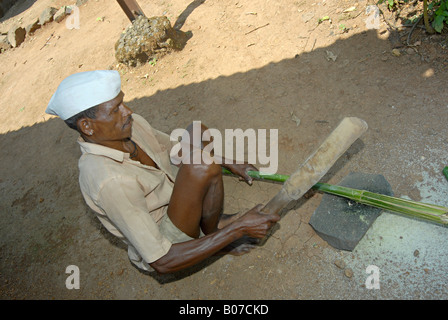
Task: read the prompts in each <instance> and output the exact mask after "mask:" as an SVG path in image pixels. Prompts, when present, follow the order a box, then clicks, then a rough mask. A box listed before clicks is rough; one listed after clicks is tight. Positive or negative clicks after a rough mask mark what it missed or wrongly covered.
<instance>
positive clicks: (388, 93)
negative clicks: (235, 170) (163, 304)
mask: <svg viewBox="0 0 448 320" xmlns="http://www.w3.org/2000/svg"><path fill="white" fill-rule="evenodd" d="M389 49H390V48H389V44H388V43H387V41H382V40H380V39H379V38H378V37H377V34H376V32H375V31H369V32H365V33H361V34H356V35H354V36H352V37H350V38H348V39H346V40H343V41H338V42H336V43H334V44H333V45H331V46H329V47H326V48H316V49H315V50H314V51H312V52H309V53H303V54H301V55H297V56H296V57H295V58H292V59H285V60H282V61H280V62H275V63H270V64H268V65H266V66H264V67H262V68H259V69H254V70H250V71H248V72H245V73H236V74H233V75H231V76H227V77H224V76H222V77H218V78H216V79H209V80H206V81H203V82H200V83H191V84H189V85H185V86H180V87H177V88H175V89H168V90H163V91H158V92H156V93H155V94H153V95H152V96H147V97H143V98H139V99H135V100H132V101H128V103H127V104H128V106H129V107H131V108H132V109H133V110H134V111H135V112H136V113H139V114H141V115H142V116H143V117H145V118H146V119H147V120H148V121H149V122H150V123H151V124H152V125H153V126H154V127H155V128H157V129H159V130H162V131H165V132H167V133H170V132H171V131H172V130H173V129H175V128H184V127H186V125H187V124H189V123H191V121H193V120H201V121H203V122H204V123H206V124H207V125H208V127H210V128H217V129H219V130H224V129H226V128H242V129H247V128H254V129H262V128H266V129H269V128H276V129H278V130H279V141H278V153H279V158H278V163H279V168H278V172H279V173H284V174H288V173H290V172H292V171H293V170H295V168H297V165H298V164H299V163H301V162H302V161H304V160H305V159H306V157H307V156H308V155H309V154H310V153H311V152H312V151H313V150H314V149H315V148H316V147H317V146H318V145H319V144H320V142H321V141H322V140H323V139H324V138H325V137H326V136H327V135H328V134H329V133H330V132H331V130H332V129H333V128H334V127H336V125H337V124H338V123H339V122H340V120H342V118H343V117H345V116H357V117H360V118H362V119H364V120H366V121H367V122H368V124H369V131H368V132H367V133H366V135H365V136H363V138H362V139H361V141H359V142H357V144H356V145H355V146H354V147H353V148H351V149H350V150H349V151H348V152H347V153H346V154H345V155H344V156H343V157H341V159H340V160H339V161H338V164H337V165H336V166H335V167H334V168H332V170H331V171H330V172H329V173H328V175H327V176H326V178H325V180H328V181H331V180H335V179H336V180H338V179H341V177H343V176H344V175H346V174H347V173H348V172H349V171H356V170H358V171H364V172H372V173H382V174H383V175H385V176H386V177H387V178H388V179H389V182H390V183H391V185H392V186H394V187H395V188H396V190H395V194H396V195H398V196H399V195H401V194H405V195H406V192H407V191H406V190H407V189H406V188H407V186H410V185H412V184H413V183H414V182H415V179H416V176H415V174H416V172H418V170H421V166H422V164H421V163H419V162H418V161H414V160H415V159H416V158H417V159H418V158H420V155H422V154H425V155H426V156H427V157H429V156H430V154H429V153H428V151H427V150H426V149H425V148H427V146H428V145H435V146H437V147H443V148H444V149H446V148H447V146H448V141H447V139H446V137H447V136H448V134H447V133H448V132H447V127H446V122H445V121H442V120H441V117H442V115H446V111H447V105H446V101H447V98H448V97H447V96H446V90H445V91H442V88H446V78H445V76H444V75H443V74H440V73H438V72H437V70H435V71H436V72H435V73H434V75H433V76H432V77H431V78H425V77H424V76H423V74H424V72H425V71H426V70H427V69H428V68H434V67H433V66H430V65H428V64H425V63H422V62H421V61H420V59H419V57H418V56H412V55H408V56H402V57H400V58H395V57H392V56H391V55H390V54H389ZM328 52H331V53H332V54H333V55H335V56H337V59H336V61H333V60H332V59H330V58H329V56H330V55H329V53H328ZM61 80H62V79H61ZM442 92H445V93H442ZM205 93H206V95H205ZM45 107H46V102H45V101H43V102H42V110H44V109H45ZM211 107H213V109H212V110H213V111H210V109H211ZM292 115H294V116H295V117H292ZM297 119H300V123H298V122H297V121H296V120H297ZM76 138H77V134H76V133H75V132H74V131H72V130H70V129H69V128H68V127H66V125H65V124H64V123H63V122H62V121H60V120H59V119H52V120H49V121H47V122H45V123H39V124H36V125H34V126H32V127H26V128H22V129H20V130H18V131H15V132H8V133H5V134H2V135H1V136H0V147H1V150H2V159H3V161H2V164H3V165H2V169H1V177H0V186H1V188H0V190H1V193H2V195H3V196H2V199H1V202H0V208H1V225H0V230H1V232H0V234H1V238H0V257H1V259H0V270H1V273H0V288H1V290H0V292H1V294H0V296H1V298H2V299H28V298H35V299H36V298H37V299H48V298H56V299H75V298H83V299H91V298H94V299H98V298H104V299H109V298H112V299H115V298H130V299H140V298H142V296H141V295H139V294H137V292H142V290H143V289H142V288H143V287H144V286H148V283H149V284H150V285H151V287H152V289H151V292H150V293H148V296H146V297H148V298H151V299H157V298H160V299H166V298H170V297H171V296H172V295H173V292H172V291H173V290H176V291H177V292H176V294H177V295H176V296H177V297H181V298H182V297H184V298H187V299H188V298H193V299H196V298H200V296H199V295H201V297H203V298H210V297H211V298H213V297H217V296H216V294H214V293H213V294H212V293H207V292H208V291H207V289H206V288H205V289H200V288H202V287H200V285H199V284H198V286H199V289H198V288H196V289H195V290H196V291H195V290H193V289H192V288H189V287H188V285H187V287H185V288H184V289H179V286H181V285H182V282H183V281H185V282H187V284H188V278H189V277H190V276H191V277H192V276H194V275H196V276H197V277H200V276H201V274H202V272H203V271H204V268H207V269H212V270H213V268H214V265H215V264H216V263H217V262H218V260H217V259H216V258H211V259H209V260H207V261H206V262H204V263H203V264H201V265H200V266H199V267H197V268H193V269H191V270H188V271H185V272H182V273H180V274H178V275H169V276H154V277H153V279H155V280H156V282H154V281H152V280H151V279H150V278H148V275H147V274H145V273H140V272H138V271H137V270H136V269H135V268H133V267H132V266H131V264H130V263H129V261H128V260H127V254H126V250H125V248H124V246H123V245H122V244H121V243H120V242H119V241H117V240H115V239H114V238H112V237H111V236H110V235H109V234H108V233H107V232H106V231H105V230H104V228H103V227H102V226H101V225H100V224H99V222H97V221H96V219H95V218H94V217H93V214H92V213H91V212H90V210H89V209H88V207H87V206H86V205H85V203H84V201H83V198H82V196H81V194H80V191H79V187H78V169H77V160H78V158H79V155H80V151H79V148H78V145H77V143H76ZM433 149H435V148H433ZM431 156H433V157H432V159H431V161H432V163H441V162H443V161H446V159H442V158H440V157H442V154H440V153H439V156H438V155H437V152H432V153H431ZM410 172H411V173H410ZM279 188H280V186H276V185H272V184H260V185H259V187H257V189H249V188H248V189H244V191H243V192H242V194H241V195H240V198H242V199H245V197H246V194H245V193H246V192H247V199H250V200H248V204H250V203H252V202H254V203H255V202H266V201H268V199H269V196H273V195H274V194H275V193H276V191H277V190H279ZM226 192H227V190H226ZM230 193H232V191H231V190H230ZM306 202H307V200H306V199H304V200H301V201H300V202H299V203H297V204H293V205H291V207H290V209H292V210H297V211H300V209H301V207H303V203H306ZM242 206H244V204H243V205H242V204H241V203H239V204H237V203H230V204H229V203H228V204H227V208H226V210H229V211H231V210H233V209H241V207H242ZM229 211H228V212H229ZM310 213H311V212H308V213H305V214H310ZM282 228H284V226H282ZM282 228H281V229H280V230H279V231H277V232H278V233H281V232H282ZM286 231H287V229H286ZM244 259H245V258H244V257H240V258H238V259H235V260H232V261H233V262H232V263H235V264H238V263H244ZM391 259H393V257H391ZM262 263H266V264H270V263H272V261H269V259H266V260H265V261H264V262H262ZM283 263H285V264H288V263H290V262H288V261H286V262H285V261H284V262H283ZM72 264H75V265H77V266H79V268H80V270H81V272H83V273H82V275H83V278H82V289H81V290H67V289H66V287H65V279H66V277H67V276H68V275H67V274H66V273H65V270H66V267H67V266H68V265H72ZM216 272H219V270H216ZM307 272H312V271H307ZM316 272H318V271H316ZM319 272H320V273H319V274H320V275H319V274H318V273H316V274H315V276H316V277H318V276H322V272H323V273H325V271H319ZM256 273H257V268H256V269H253V270H252V276H251V277H247V276H244V275H242V274H234V275H230V277H234V278H235V279H233V281H239V282H241V283H244V284H247V286H248V287H250V286H251V283H252V281H257V282H258V286H260V285H262V284H263V283H264V285H266V286H267V287H266V290H261V292H258V293H254V298H265V299H270V298H272V295H271V294H272V293H269V290H267V289H268V287H270V286H274V285H275V284H276V283H278V285H280V283H281V284H282V286H288V283H292V282H294V279H289V280H288V279H284V278H282V277H281V276H280V277H279V278H277V279H276V280H273V281H274V282H272V281H271V282H269V281H262V282H259V281H258V278H257V275H256ZM296 274H297V277H300V276H302V275H301V273H300V270H298V271H297V272H296ZM149 277H152V276H151V275H150V276H149ZM270 279H271V278H270ZM226 281H228V278H227V280H226ZM288 281H289V282H288ZM167 283H175V285H177V287H175V288H174V289H173V288H172V287H169V286H167V287H164V285H165V284H167ZM131 288H132V290H131ZM182 290H184V291H185V292H182ZM191 290H193V291H194V292H193V293H192V292H190V291H191ZM201 290H202V291H201ZM313 290H314V291H313ZM337 291H338V293H337V295H335V293H334V290H330V289H328V288H327V290H324V289H319V288H318V287H316V288H313V289H312V290H311V289H310V293H309V294H310V296H309V297H311V298H313V297H321V298H332V297H335V296H338V297H342V298H359V297H362V296H353V295H355V294H357V293H356V291H353V288H351V287H343V286H342V287H339V288H338V290H337ZM195 292H196V293H195ZM198 292H199V293H198ZM313 292H315V294H314V293H313ZM207 294H208V295H207ZM369 294H373V293H369ZM375 294H377V297H379V298H382V297H386V298H388V297H390V296H387V295H388V294H390V295H391V296H392V297H393V296H394V293H393V292H389V293H387V292H384V291H383V292H382V293H375ZM219 297H221V298H232V297H235V294H234V293H233V292H232V291H231V290H230V291H223V292H221V293H220V296H218V298H219ZM295 297H296V296H293V295H292V296H291V298H295ZM412 297H413V296H412V293H410V296H407V297H403V298H412Z"/></svg>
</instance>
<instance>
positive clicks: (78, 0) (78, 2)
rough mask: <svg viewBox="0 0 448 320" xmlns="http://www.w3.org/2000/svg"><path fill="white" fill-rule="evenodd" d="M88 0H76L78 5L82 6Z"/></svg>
mask: <svg viewBox="0 0 448 320" xmlns="http://www.w3.org/2000/svg"><path fill="white" fill-rule="evenodd" d="M87 1H88V0H76V6H77V7H80V6H82V5H83V4H84V3H86V2H87Z"/></svg>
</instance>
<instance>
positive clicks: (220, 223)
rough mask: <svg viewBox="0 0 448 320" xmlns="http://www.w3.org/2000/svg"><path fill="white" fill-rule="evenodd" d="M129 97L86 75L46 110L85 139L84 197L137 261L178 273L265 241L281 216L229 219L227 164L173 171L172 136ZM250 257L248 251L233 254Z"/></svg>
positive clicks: (107, 77)
mask: <svg viewBox="0 0 448 320" xmlns="http://www.w3.org/2000/svg"><path fill="white" fill-rule="evenodd" d="M123 98H124V93H123V92H122V91H121V79H120V75H119V73H118V72H117V71H110V70H97V71H89V72H81V73H76V74H73V75H71V76H69V77H67V78H66V79H64V80H63V81H62V82H61V84H60V85H59V87H58V88H57V90H56V92H55V93H54V95H53V97H52V98H51V100H50V102H49V104H48V107H47V110H46V112H47V113H49V114H53V115H57V116H59V117H60V118H61V119H62V120H64V121H65V122H66V124H67V125H68V126H69V127H70V128H72V129H74V130H76V131H78V132H79V133H80V137H79V139H78V142H79V144H80V147H81V151H82V155H81V157H80V159H79V170H80V175H79V183H80V188H81V192H82V194H83V196H84V199H85V201H86V203H87V204H88V205H89V207H90V208H91V209H92V210H93V211H94V212H95V213H96V215H97V217H98V218H99V220H100V221H101V222H102V224H103V225H104V226H105V227H106V229H107V230H109V231H110V232H111V233H112V234H114V235H115V236H117V237H118V238H120V239H121V240H122V241H124V242H125V243H126V244H127V246H128V256H129V258H130V260H131V261H132V263H134V264H135V265H136V266H137V267H138V268H140V269H142V270H151V269H155V270H156V271H157V272H158V273H161V274H163V273H170V272H175V271H178V270H181V269H184V268H187V267H190V266H193V265H195V264H197V263H199V262H201V261H203V260H204V259H206V258H208V257H210V256H212V255H214V254H216V253H218V252H221V251H223V250H230V249H229V248H232V243H235V241H237V240H239V239H242V238H245V237H248V238H255V239H259V238H263V237H264V236H266V234H267V232H268V230H269V229H270V228H271V227H272V226H273V224H275V223H276V222H277V221H278V220H279V218H280V217H279V216H278V215H277V214H263V213H262V212H261V211H260V210H261V206H260V205H258V206H256V207H254V208H253V209H251V210H249V211H248V212H246V213H244V214H242V215H239V216H233V217H230V218H229V217H228V216H227V215H223V213H222V210H223V200H224V187H223V180H222V171H221V170H222V169H221V165H218V164H217V163H214V162H212V163H211V164H206V163H205V162H202V163H201V164H182V163H181V164H180V165H179V166H178V167H176V166H174V165H172V164H171V162H170V150H171V148H172V146H173V142H172V141H170V137H169V136H168V135H167V134H164V133H162V132H160V131H158V130H156V129H154V128H152V126H151V125H149V123H148V122H147V121H146V120H145V119H143V118H142V117H141V116H139V115H137V114H133V112H132V111H131V110H130V109H129V108H128V107H127V106H126V105H125V104H124V102H123ZM196 152H198V150H196ZM199 152H202V150H199ZM200 159H202V157H200ZM226 162H227V161H226ZM222 166H223V167H225V168H227V169H229V170H230V171H231V172H232V173H234V174H237V175H239V176H240V177H242V178H244V179H245V180H246V181H247V182H251V178H250V177H249V176H248V175H247V171H248V170H256V169H255V168H254V167H253V166H252V165H248V164H243V165H238V164H227V163H225V164H222ZM245 252H247V247H246V246H237V247H235V248H233V250H230V253H233V254H242V253H245Z"/></svg>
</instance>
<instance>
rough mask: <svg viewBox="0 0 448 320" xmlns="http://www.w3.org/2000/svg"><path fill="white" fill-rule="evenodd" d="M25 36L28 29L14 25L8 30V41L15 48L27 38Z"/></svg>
mask: <svg viewBox="0 0 448 320" xmlns="http://www.w3.org/2000/svg"><path fill="white" fill-rule="evenodd" d="M25 36H26V31H25V29H24V28H22V27H20V26H17V25H13V26H12V27H11V28H10V29H9V31H8V42H9V43H10V44H11V46H12V47H13V48H16V47H18V46H20V44H21V43H22V42H23V41H24V40H25Z"/></svg>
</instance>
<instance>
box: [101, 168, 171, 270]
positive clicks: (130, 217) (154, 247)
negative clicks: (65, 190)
mask: <svg viewBox="0 0 448 320" xmlns="http://www.w3.org/2000/svg"><path fill="white" fill-rule="evenodd" d="M98 205H99V206H100V207H101V208H102V209H103V210H104V212H105V214H106V215H107V217H108V218H109V219H110V220H111V222H112V223H113V224H114V225H115V227H116V228H117V229H118V230H119V231H120V232H121V233H122V234H123V236H124V237H125V238H126V239H127V240H128V241H129V242H130V243H131V244H132V246H133V247H134V248H135V249H136V250H137V252H138V253H139V254H140V255H141V256H142V258H143V260H145V261H146V262H147V263H148V264H149V263H152V262H154V261H156V260H158V259H159V258H161V257H162V256H164V255H165V254H167V252H168V251H169V249H170V248H171V242H170V241H169V240H168V239H167V238H165V237H164V236H163V235H162V234H161V233H160V231H159V227H158V225H157V223H156V222H155V221H154V219H153V218H152V217H151V215H150V213H149V212H148V209H147V206H146V200H145V195H144V193H143V190H142V189H141V188H140V187H139V184H138V182H137V181H136V179H135V178H133V177H132V176H131V177H113V178H111V179H109V180H108V181H106V182H105V183H104V184H103V186H102V188H101V190H100V192H99V196H98Z"/></svg>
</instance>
